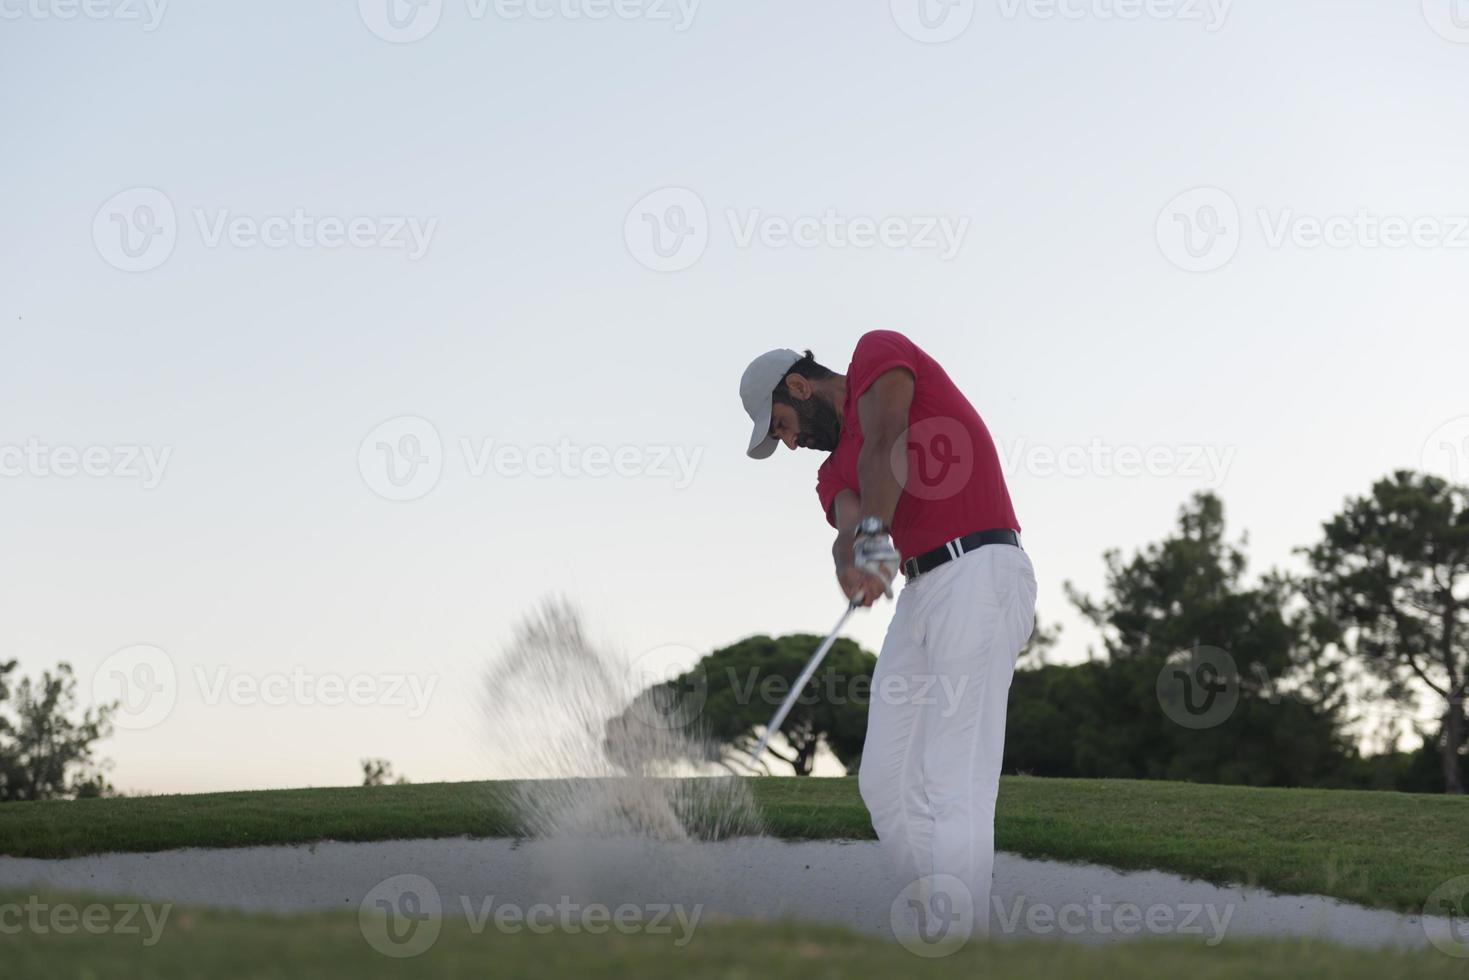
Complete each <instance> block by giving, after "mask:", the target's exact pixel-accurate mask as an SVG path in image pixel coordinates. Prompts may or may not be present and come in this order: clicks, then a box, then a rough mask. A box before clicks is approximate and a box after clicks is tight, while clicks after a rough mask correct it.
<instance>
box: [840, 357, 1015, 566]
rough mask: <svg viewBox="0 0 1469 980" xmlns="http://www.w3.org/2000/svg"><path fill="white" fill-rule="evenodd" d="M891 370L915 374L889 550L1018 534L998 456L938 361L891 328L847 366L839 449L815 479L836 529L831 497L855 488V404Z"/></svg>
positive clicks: (858, 436) (907, 551)
mask: <svg viewBox="0 0 1469 980" xmlns="http://www.w3.org/2000/svg"><path fill="white" fill-rule="evenodd" d="M892 368H905V369H907V371H908V372H909V373H911V374H912V375H913V382H914V383H913V404H912V406H911V407H910V408H909V409H908V433H907V437H906V439H904V440H903V443H902V444H900V448H898V449H895V450H894V452H898V451H902V452H906V453H907V456H908V480H907V482H906V483H905V484H904V486H903V494H902V496H901V497H899V498H898V509H897V511H896V512H895V513H894V514H893V545H894V546H895V547H896V548H897V549H898V552H899V553H900V554H901V555H902V556H903V559H904V560H905V561H906V560H907V559H909V558H912V557H913V556H914V555H920V554H922V553H923V552H925V551H930V550H932V549H934V548H937V547H938V546H939V545H941V544H943V543H944V542H945V541H948V540H950V539H951V538H957V537H960V536H961V535H965V534H968V533H970V532H971V531H985V530H990V529H992V528H1010V529H1012V530H1014V531H1017V532H1018V531H1019V530H1020V522H1019V521H1018V520H1016V518H1015V508H1014V507H1013V506H1012V505H1011V503H1010V491H1009V490H1008V489H1007V488H1006V486H1005V475H1004V474H1003V473H1002V472H1001V471H1000V458H999V454H998V453H996V452H995V443H994V440H993V439H991V438H990V433H989V429H987V428H985V424H984V420H983V419H981V418H980V417H979V413H978V412H976V411H975V410H974V406H973V405H971V404H969V399H967V398H965V397H964V395H963V393H961V392H960V391H959V389H958V388H956V387H955V386H954V382H952V381H950V380H949V376H948V375H947V374H945V373H944V369H943V368H941V367H939V364H938V362H937V361H935V360H934V359H933V358H931V357H929V356H928V355H927V354H925V353H924V352H923V351H922V350H921V349H919V347H918V345H917V344H915V343H913V341H911V340H909V339H908V338H907V337H904V336H903V335H902V334H900V333H897V332H895V331H892V330H874V331H872V332H871V333H867V334H863V336H862V338H861V339H860V340H858V341H857V348H856V350H854V351H853V352H852V363H851V366H850V367H848V368H847V402H846V404H845V405H843V406H842V433H841V437H840V438H839V439H838V440H837V448H836V449H835V450H834V451H833V452H832V453H831V455H830V456H828V457H827V458H826V462H824V463H822V464H821V468H820V469H819V470H818V471H817V473H816V495H817V496H818V497H820V498H821V507H822V509H823V510H824V511H826V519H827V520H828V521H830V522H831V523H832V524H833V526H835V523H836V522H835V521H834V520H833V518H834V517H835V511H834V509H833V507H832V504H833V502H834V501H835V500H836V496H837V494H838V493H839V492H840V491H842V490H844V489H849V490H851V491H853V492H854V493H858V494H860V493H861V488H860V487H859V486H858V484H857V454H858V453H859V452H860V451H861V449H862V428H861V426H860V425H859V424H858V421H857V400H858V399H859V398H861V397H862V395H863V394H864V393H865V392H866V391H867V389H868V388H870V387H871V386H872V382H874V381H876V380H877V379H878V377H880V376H881V375H883V374H885V373H886V372H887V371H889V370H891V369H892Z"/></svg>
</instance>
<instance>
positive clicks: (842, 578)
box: [831, 490, 887, 606]
mask: <svg viewBox="0 0 1469 980" xmlns="http://www.w3.org/2000/svg"><path fill="white" fill-rule="evenodd" d="M831 509H832V523H834V524H835V525H836V526H837V539H836V542H835V543H834V544H832V546H831V557H832V559H833V561H835V562H836V567H837V581H838V582H839V583H840V584H841V587H842V594H843V595H845V596H846V597H847V598H848V599H856V598H858V597H859V596H860V597H861V599H862V605H864V606H870V605H872V604H873V603H874V602H876V601H877V599H878V597H879V596H881V595H882V594H883V593H884V592H885V591H886V589H887V583H885V582H883V580H882V579H881V578H879V577H878V576H876V575H873V574H872V573H871V572H864V571H863V570H862V569H860V568H858V567H857V566H856V565H855V564H853V562H852V538H853V536H854V535H853V531H855V530H856V527H857V519H858V517H859V516H860V515H861V512H862V502H861V499H860V498H859V497H858V496H857V494H856V493H855V492H853V491H851V490H842V491H840V492H838V493H837V495H836V499H835V500H833V501H832V505H831Z"/></svg>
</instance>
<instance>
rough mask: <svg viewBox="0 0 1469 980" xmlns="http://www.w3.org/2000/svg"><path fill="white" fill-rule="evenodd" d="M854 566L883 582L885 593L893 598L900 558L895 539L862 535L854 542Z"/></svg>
mask: <svg viewBox="0 0 1469 980" xmlns="http://www.w3.org/2000/svg"><path fill="white" fill-rule="evenodd" d="M852 564H853V565H855V566H857V568H858V569H860V570H861V571H864V572H866V573H868V574H869V575H871V576H873V577H874V578H878V579H881V580H882V588H883V592H884V593H885V594H886V595H887V597H888V598H889V599H891V598H892V597H893V578H894V576H896V575H897V574H898V565H899V556H898V551H897V549H896V548H894V547H893V539H892V538H891V537H889V536H888V535H886V534H860V535H858V536H857V538H856V540H854V541H853V542H852Z"/></svg>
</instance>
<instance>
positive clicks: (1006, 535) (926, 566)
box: [903, 527, 1020, 579]
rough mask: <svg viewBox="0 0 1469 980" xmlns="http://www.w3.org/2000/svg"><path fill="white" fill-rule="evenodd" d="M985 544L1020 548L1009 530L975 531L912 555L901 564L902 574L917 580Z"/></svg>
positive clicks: (1017, 539) (1015, 535)
mask: <svg viewBox="0 0 1469 980" xmlns="http://www.w3.org/2000/svg"><path fill="white" fill-rule="evenodd" d="M987 544H1010V545H1014V546H1015V547H1017V548H1018V547H1020V535H1018V534H1016V533H1015V532H1014V531H1012V530H1010V529H1009V528H1007V527H1006V528H996V529H994V530H990V531H975V532H974V533H973V534H966V535H964V537H962V538H955V539H954V540H952V541H945V542H944V543H943V544H941V545H939V546H938V547H937V548H935V549H933V550H932V551H925V552H924V553H923V554H921V555H914V556H913V557H912V558H909V559H908V560H907V561H905V562H903V574H904V575H905V576H907V577H908V578H910V579H914V578H917V577H918V576H920V575H922V574H923V573H924V572H931V571H933V570H934V569H935V568H938V567H939V566H940V565H942V564H944V563H945V562H950V561H953V560H954V559H955V558H962V557H963V556H965V555H967V554H969V552H971V551H974V550H976V549H979V548H983V547H984V546H985V545H987Z"/></svg>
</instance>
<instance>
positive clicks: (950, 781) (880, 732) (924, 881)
mask: <svg viewBox="0 0 1469 980" xmlns="http://www.w3.org/2000/svg"><path fill="white" fill-rule="evenodd" d="M740 398H741V399H742V400H743V402H744V405H745V411H746V412H747V413H749V416H750V419H751V420H752V421H753V422H754V424H755V429H754V432H753V433H752V434H751V436H750V446H749V450H748V452H749V455H750V456H751V457H753V458H755V459H764V458H766V457H768V456H770V455H771V454H772V453H774V452H775V447H776V446H777V444H779V443H784V444H785V445H786V447H787V448H789V449H797V448H801V449H814V450H816V451H818V452H822V453H826V454H827V458H826V460H825V461H824V462H822V464H821V467H820V469H819V470H818V471H817V476H816V494H817V496H818V497H819V498H820V500H821V509H822V511H823V512H824V513H825V514H826V519H827V521H829V522H830V523H831V524H832V526H833V527H835V528H836V529H837V537H836V543H835V544H834V545H833V546H832V556H833V558H834V559H835V562H836V576H837V581H838V582H839V583H840V584H841V588H842V591H843V592H844V593H845V594H846V595H847V597H848V598H849V599H852V600H855V601H860V602H861V603H862V605H865V606H870V605H872V604H873V602H875V601H876V600H877V599H878V598H879V597H881V596H883V595H884V594H886V595H888V596H891V595H892V585H893V579H894V578H895V577H896V575H897V573H898V571H899V570H900V569H901V571H902V573H903V576H904V578H905V579H906V582H905V584H904V586H903V588H902V593H901V595H899V596H898V601H897V608H896V610H895V611H894V613H893V618H892V622H891V623H890V624H889V625H888V631H887V636H886V638H885V639H884V640H883V644H882V652H881V654H880V655H879V656H878V660H877V669H876V671H875V673H874V675H873V682H872V699H871V707H870V708H869V712H868V719H867V741H866V743H865V744H864V746H863V749H862V766H861V772H860V775H859V777H858V784H859V786H860V787H861V791H862V800H863V802H864V803H866V804H867V809H868V811H869V812H870V813H871V814H872V824H873V827H874V828H875V829H876V830H877V835H878V838H879V840H880V841H881V845H882V848H883V850H884V851H885V852H886V853H887V854H888V855H889V857H890V858H891V860H892V861H893V862H894V863H895V864H896V866H897V869H898V872H899V874H900V876H901V878H902V880H903V882H904V884H905V885H907V884H911V883H916V885H915V887H916V888H918V889H920V891H918V892H916V893H914V894H921V895H924V896H925V903H927V902H930V901H932V902H933V903H934V904H933V908H934V909H935V910H937V909H938V908H939V905H938V903H937V901H936V900H935V899H934V896H937V895H939V894H947V895H948V896H949V898H950V903H946V908H947V909H952V908H957V906H956V905H953V904H952V901H953V900H955V899H957V900H960V901H962V902H964V903H969V902H972V903H973V904H972V906H971V908H972V910H973V912H972V914H973V926H972V929H973V932H976V933H979V934H987V933H988V928H989V906H990V879H991V877H992V874H993V871H994V838H995V795H996V793H997V792H998V791H999V781H1000V763H1001V759H1002V757H1003V755H1004V748H1005V706H1006V700H1007V696H1008V693H1009V689H1010V679H1011V676H1012V675H1013V674H1014V670H1015V659H1016V657H1017V656H1018V655H1019V653H1020V650H1021V648H1022V647H1024V646H1025V643H1026V641H1027V640H1028V639H1029V638H1030V633H1031V629H1032V627H1033V626H1034V623H1035V596H1036V582H1035V573H1034V571H1033V570H1032V568H1031V564H1030V559H1029V558H1028V557H1027V556H1026V553H1025V552H1024V551H1022V550H1021V548H1020V536H1019V532H1020V522H1019V521H1018V520H1016V518H1015V510H1014V507H1013V506H1012V505H1011V503H1010V493H1009V490H1008V489H1007V488H1006V486H1005V478H1004V475H1003V474H1002V473H1001V472H1000V462H999V457H998V455H997V454H996V452H995V446H994V442H993V440H992V439H991V438H990V434H989V430H988V429H986V428H985V424H984V422H983V420H981V419H980V417H979V413H978V412H976V411H975V410H974V407H973V406H972V405H970V403H969V401H968V399H966V398H965V397H964V395H963V394H962V393H961V392H960V391H959V389H958V388H957V387H955V385H954V382H953V381H951V380H950V379H949V376H948V375H947V374H946V373H944V369H943V368H942V367H940V366H939V364H938V362H936V361H935V360H934V359H933V358H931V357H929V356H928V355H927V354H925V353H924V352H923V351H922V350H921V349H920V348H919V347H918V345H917V344H915V343H913V341H911V340H909V339H908V338H907V337H905V336H903V335H902V334H900V333H895V332H893V331H891V330H875V331H872V332H871V333H868V334H865V335H864V336H863V337H862V338H861V339H860V340H858V341H857V347H856V350H854V351H853V352H852V361H851V364H850V365H849V366H848V368H847V372H846V374H837V373H835V372H833V371H831V370H829V369H827V368H825V367H823V366H822V365H820V364H818V363H817V362H816V360H815V359H814V358H813V357H812V355H811V352H810V351H807V352H806V353H805V354H804V355H802V354H798V353H796V352H795V351H793V350H774V351H770V352H768V353H766V354H762V355H760V356H759V357H757V358H756V359H755V360H754V361H752V362H751V363H750V366H749V367H748V368H746V369H745V374H744V377H743V378H741V379H740ZM956 892H959V893H963V892H967V894H955V893H956ZM922 918H923V917H922V916H921V915H920V916H919V919H920V921H919V923H918V924H919V927H920V928H925V926H924V923H923V922H922ZM966 931H967V930H966Z"/></svg>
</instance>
